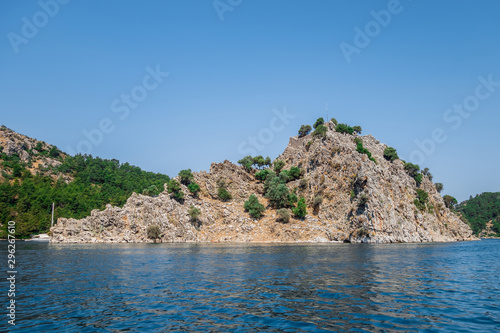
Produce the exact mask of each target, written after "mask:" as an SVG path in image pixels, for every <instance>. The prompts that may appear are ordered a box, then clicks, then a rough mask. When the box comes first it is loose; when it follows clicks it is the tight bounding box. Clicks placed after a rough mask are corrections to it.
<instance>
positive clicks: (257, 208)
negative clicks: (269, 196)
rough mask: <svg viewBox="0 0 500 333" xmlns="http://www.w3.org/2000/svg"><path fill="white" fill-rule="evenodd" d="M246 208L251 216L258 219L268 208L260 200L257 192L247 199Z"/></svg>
mask: <svg viewBox="0 0 500 333" xmlns="http://www.w3.org/2000/svg"><path fill="white" fill-rule="evenodd" d="M244 208H245V210H246V211H248V212H249V214H250V216H252V217H254V218H256V219H258V218H260V217H261V216H262V213H263V212H264V211H265V210H266V207H264V205H263V204H261V203H260V202H259V199H257V196H256V195H255V194H251V195H250V197H249V198H248V200H247V201H245V204H244Z"/></svg>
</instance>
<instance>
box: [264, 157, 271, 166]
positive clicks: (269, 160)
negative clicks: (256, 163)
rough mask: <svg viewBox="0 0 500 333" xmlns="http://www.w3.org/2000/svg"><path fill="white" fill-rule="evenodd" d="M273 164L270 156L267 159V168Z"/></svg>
mask: <svg viewBox="0 0 500 333" xmlns="http://www.w3.org/2000/svg"><path fill="white" fill-rule="evenodd" d="M272 164H273V162H272V161H271V158H270V157H269V156H267V157H266V159H265V165H266V166H267V167H270V166H271V165H272Z"/></svg>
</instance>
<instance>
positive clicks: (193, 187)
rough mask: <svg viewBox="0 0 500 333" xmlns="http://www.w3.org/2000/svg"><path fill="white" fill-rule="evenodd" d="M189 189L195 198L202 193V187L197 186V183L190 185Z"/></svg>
mask: <svg viewBox="0 0 500 333" xmlns="http://www.w3.org/2000/svg"><path fill="white" fill-rule="evenodd" d="M187 188H188V190H189V192H191V193H192V194H193V195H194V196H197V195H198V192H200V185H198V184H196V183H195V182H192V183H190V184H189V185H188V186H187Z"/></svg>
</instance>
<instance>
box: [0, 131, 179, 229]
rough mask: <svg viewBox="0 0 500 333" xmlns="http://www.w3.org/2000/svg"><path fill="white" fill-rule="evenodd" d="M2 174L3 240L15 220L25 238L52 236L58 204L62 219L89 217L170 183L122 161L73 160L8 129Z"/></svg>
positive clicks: (0, 152) (3, 134) (1, 142)
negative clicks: (48, 233)
mask: <svg viewBox="0 0 500 333" xmlns="http://www.w3.org/2000/svg"><path fill="white" fill-rule="evenodd" d="M0 171H1V175H0V223H1V227H0V230H1V232H2V234H1V235H0V237H5V235H6V234H5V232H6V231H5V228H6V225H7V222H8V221H10V220H14V221H16V233H17V237H20V238H24V237H29V236H30V235H31V234H37V233H40V232H46V231H48V230H49V228H50V223H51V222H50V220H51V205H52V203H53V202H54V203H55V215H56V216H58V217H67V218H83V217H85V216H88V215H90V212H91V211H92V210H93V209H104V207H105V205H106V204H108V203H111V204H113V205H117V206H122V205H123V204H124V203H125V201H126V200H127V199H128V198H129V197H130V195H131V194H132V193H133V192H134V191H135V192H138V193H143V192H145V190H147V191H148V193H150V194H157V193H159V192H160V191H161V190H162V189H163V184H164V183H165V182H167V181H168V180H169V178H168V176H165V175H160V174H154V173H151V172H144V171H142V170H141V169H139V168H137V167H134V166H131V165H129V164H128V163H125V164H120V163H119V162H118V161H117V160H111V161H110V160H103V159H100V158H94V157H92V156H81V155H77V156H74V157H72V156H68V155H66V154H64V153H63V152H61V151H59V149H57V147H55V146H52V145H49V144H47V143H45V142H43V141H38V140H35V139H32V138H29V137H26V136H24V135H21V134H18V133H16V132H14V131H12V130H10V129H8V128H6V127H5V126H2V127H0ZM158 189H159V190H158Z"/></svg>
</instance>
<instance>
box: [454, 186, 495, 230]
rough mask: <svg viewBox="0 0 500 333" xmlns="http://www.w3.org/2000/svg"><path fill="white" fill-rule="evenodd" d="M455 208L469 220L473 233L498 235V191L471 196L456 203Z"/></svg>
mask: <svg viewBox="0 0 500 333" xmlns="http://www.w3.org/2000/svg"><path fill="white" fill-rule="evenodd" d="M456 210H457V211H459V212H461V213H462V214H463V216H464V217H465V218H466V219H467V220H468V221H469V224H470V226H471V228H472V230H473V231H474V234H476V235H481V236H497V237H500V192H496V193H492V192H485V193H482V194H480V195H476V196H475V197H474V198H472V197H471V198H470V199H469V200H466V201H464V202H462V203H460V204H459V205H457V206H456ZM490 221H491V225H489V226H488V224H489V222H490ZM483 230H484V232H483Z"/></svg>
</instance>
